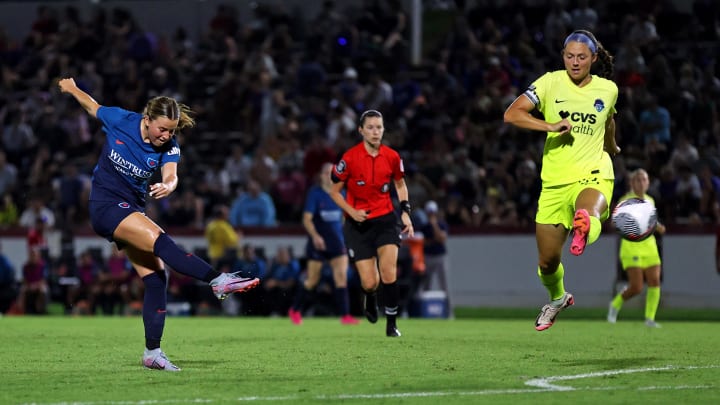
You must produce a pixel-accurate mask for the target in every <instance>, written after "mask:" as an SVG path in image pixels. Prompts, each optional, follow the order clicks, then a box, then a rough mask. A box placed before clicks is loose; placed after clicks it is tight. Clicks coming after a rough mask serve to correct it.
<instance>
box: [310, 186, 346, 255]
mask: <svg viewBox="0 0 720 405" xmlns="http://www.w3.org/2000/svg"><path fill="white" fill-rule="evenodd" d="M303 211H304V212H309V213H311V214H312V218H313V219H312V221H313V225H315V229H316V230H317V232H318V233H319V234H320V236H322V238H323V239H324V240H325V247H326V248H327V253H329V254H331V257H334V256H338V255H340V254H343V253H344V252H345V238H344V237H343V230H342V224H343V211H342V208H340V207H339V206H338V205H337V204H336V203H335V201H333V199H332V198H331V197H330V194H328V193H327V192H325V190H323V189H322V187H320V186H317V185H315V186H312V187H311V188H310V190H309V191H308V194H307V197H306V199H305V209H304V210H303ZM308 245H309V249H313V248H312V240H310V241H309V242H308ZM313 250H314V249H313Z"/></svg>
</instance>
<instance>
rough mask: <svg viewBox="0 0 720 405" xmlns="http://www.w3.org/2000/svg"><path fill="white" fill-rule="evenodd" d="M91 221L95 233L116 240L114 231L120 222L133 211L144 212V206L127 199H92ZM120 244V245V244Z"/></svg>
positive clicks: (111, 240)
mask: <svg viewBox="0 0 720 405" xmlns="http://www.w3.org/2000/svg"><path fill="white" fill-rule="evenodd" d="M88 205H89V208H90V223H91V224H92V227H93V230H95V233H97V234H98V235H100V236H102V237H103V238H105V239H107V240H109V241H110V242H114V241H115V240H114V239H113V233H115V229H117V227H118V225H120V222H122V220H123V219H125V218H126V217H127V216H128V215H130V214H132V213H133V212H140V213H142V212H143V207H140V206H139V205H134V204H131V203H129V202H126V201H92V200H91V201H90V202H89V204H88ZM118 246H119V245H118Z"/></svg>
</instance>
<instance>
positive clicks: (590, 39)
mask: <svg viewBox="0 0 720 405" xmlns="http://www.w3.org/2000/svg"><path fill="white" fill-rule="evenodd" d="M570 41H577V42H581V43H584V44H586V45H587V46H588V47H589V48H590V51H592V53H594V54H596V55H597V56H598V60H599V61H600V63H602V71H601V72H600V75H599V76H600V77H603V78H605V79H608V80H612V77H613V73H614V72H613V70H614V63H613V60H614V58H613V56H612V55H610V52H608V50H607V49H605V47H604V46H602V44H601V43H600V41H598V40H597V38H595V35H593V33H592V32H590V31H587V30H576V31H573V32H572V33H571V34H570V35H568V36H567V38H565V42H564V43H563V48H565V46H566V45H567V43H568V42H570Z"/></svg>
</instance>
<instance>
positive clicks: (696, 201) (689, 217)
mask: <svg viewBox="0 0 720 405" xmlns="http://www.w3.org/2000/svg"><path fill="white" fill-rule="evenodd" d="M677 173H678V178H677V183H676V184H675V187H676V188H675V204H676V205H675V207H676V211H675V218H676V219H678V220H684V221H689V222H690V223H695V224H697V223H699V221H700V218H699V210H700V200H701V199H702V186H701V185H700V179H699V178H698V176H697V175H696V174H695V172H694V171H693V169H692V167H690V166H689V165H681V166H680V167H679V168H678V171H677Z"/></svg>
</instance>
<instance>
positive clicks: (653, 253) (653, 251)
mask: <svg viewBox="0 0 720 405" xmlns="http://www.w3.org/2000/svg"><path fill="white" fill-rule="evenodd" d="M649 185H650V180H649V179H648V174H647V172H646V171H645V170H643V169H637V170H635V171H633V172H632V173H631V174H630V192H628V193H627V194H625V195H624V196H622V197H621V198H620V201H625V200H628V199H630V198H640V199H642V200H647V201H650V202H651V203H652V204H653V205H655V200H654V199H653V198H652V197H650V196H649V195H647V194H646V193H647V190H648V187H649ZM655 232H656V233H658V234H660V235H662V234H664V233H665V226H664V225H662V224H660V223H658V224H657V228H655ZM620 264H622V268H623V270H624V271H625V272H626V273H627V276H628V281H629V285H628V286H627V287H626V288H625V289H624V290H622V291H621V292H620V293H618V294H617V295H616V296H615V298H613V300H612V301H611V302H610V308H609V309H608V315H607V320H608V322H610V323H615V322H616V321H617V316H618V313H619V312H620V309H621V308H622V305H623V303H624V302H625V301H627V300H629V299H630V298H632V297H634V296H636V295H638V294H640V292H642V289H643V281H644V282H646V283H647V292H646V294H645V325H647V326H648V327H651V328H659V327H660V324H658V323H657V322H655V314H656V313H657V308H658V304H660V266H661V264H662V261H661V260H660V252H659V251H658V246H657V241H656V240H655V235H650V237H648V238H647V239H645V240H641V241H639V242H632V241H629V240H625V239H621V240H620Z"/></svg>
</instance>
